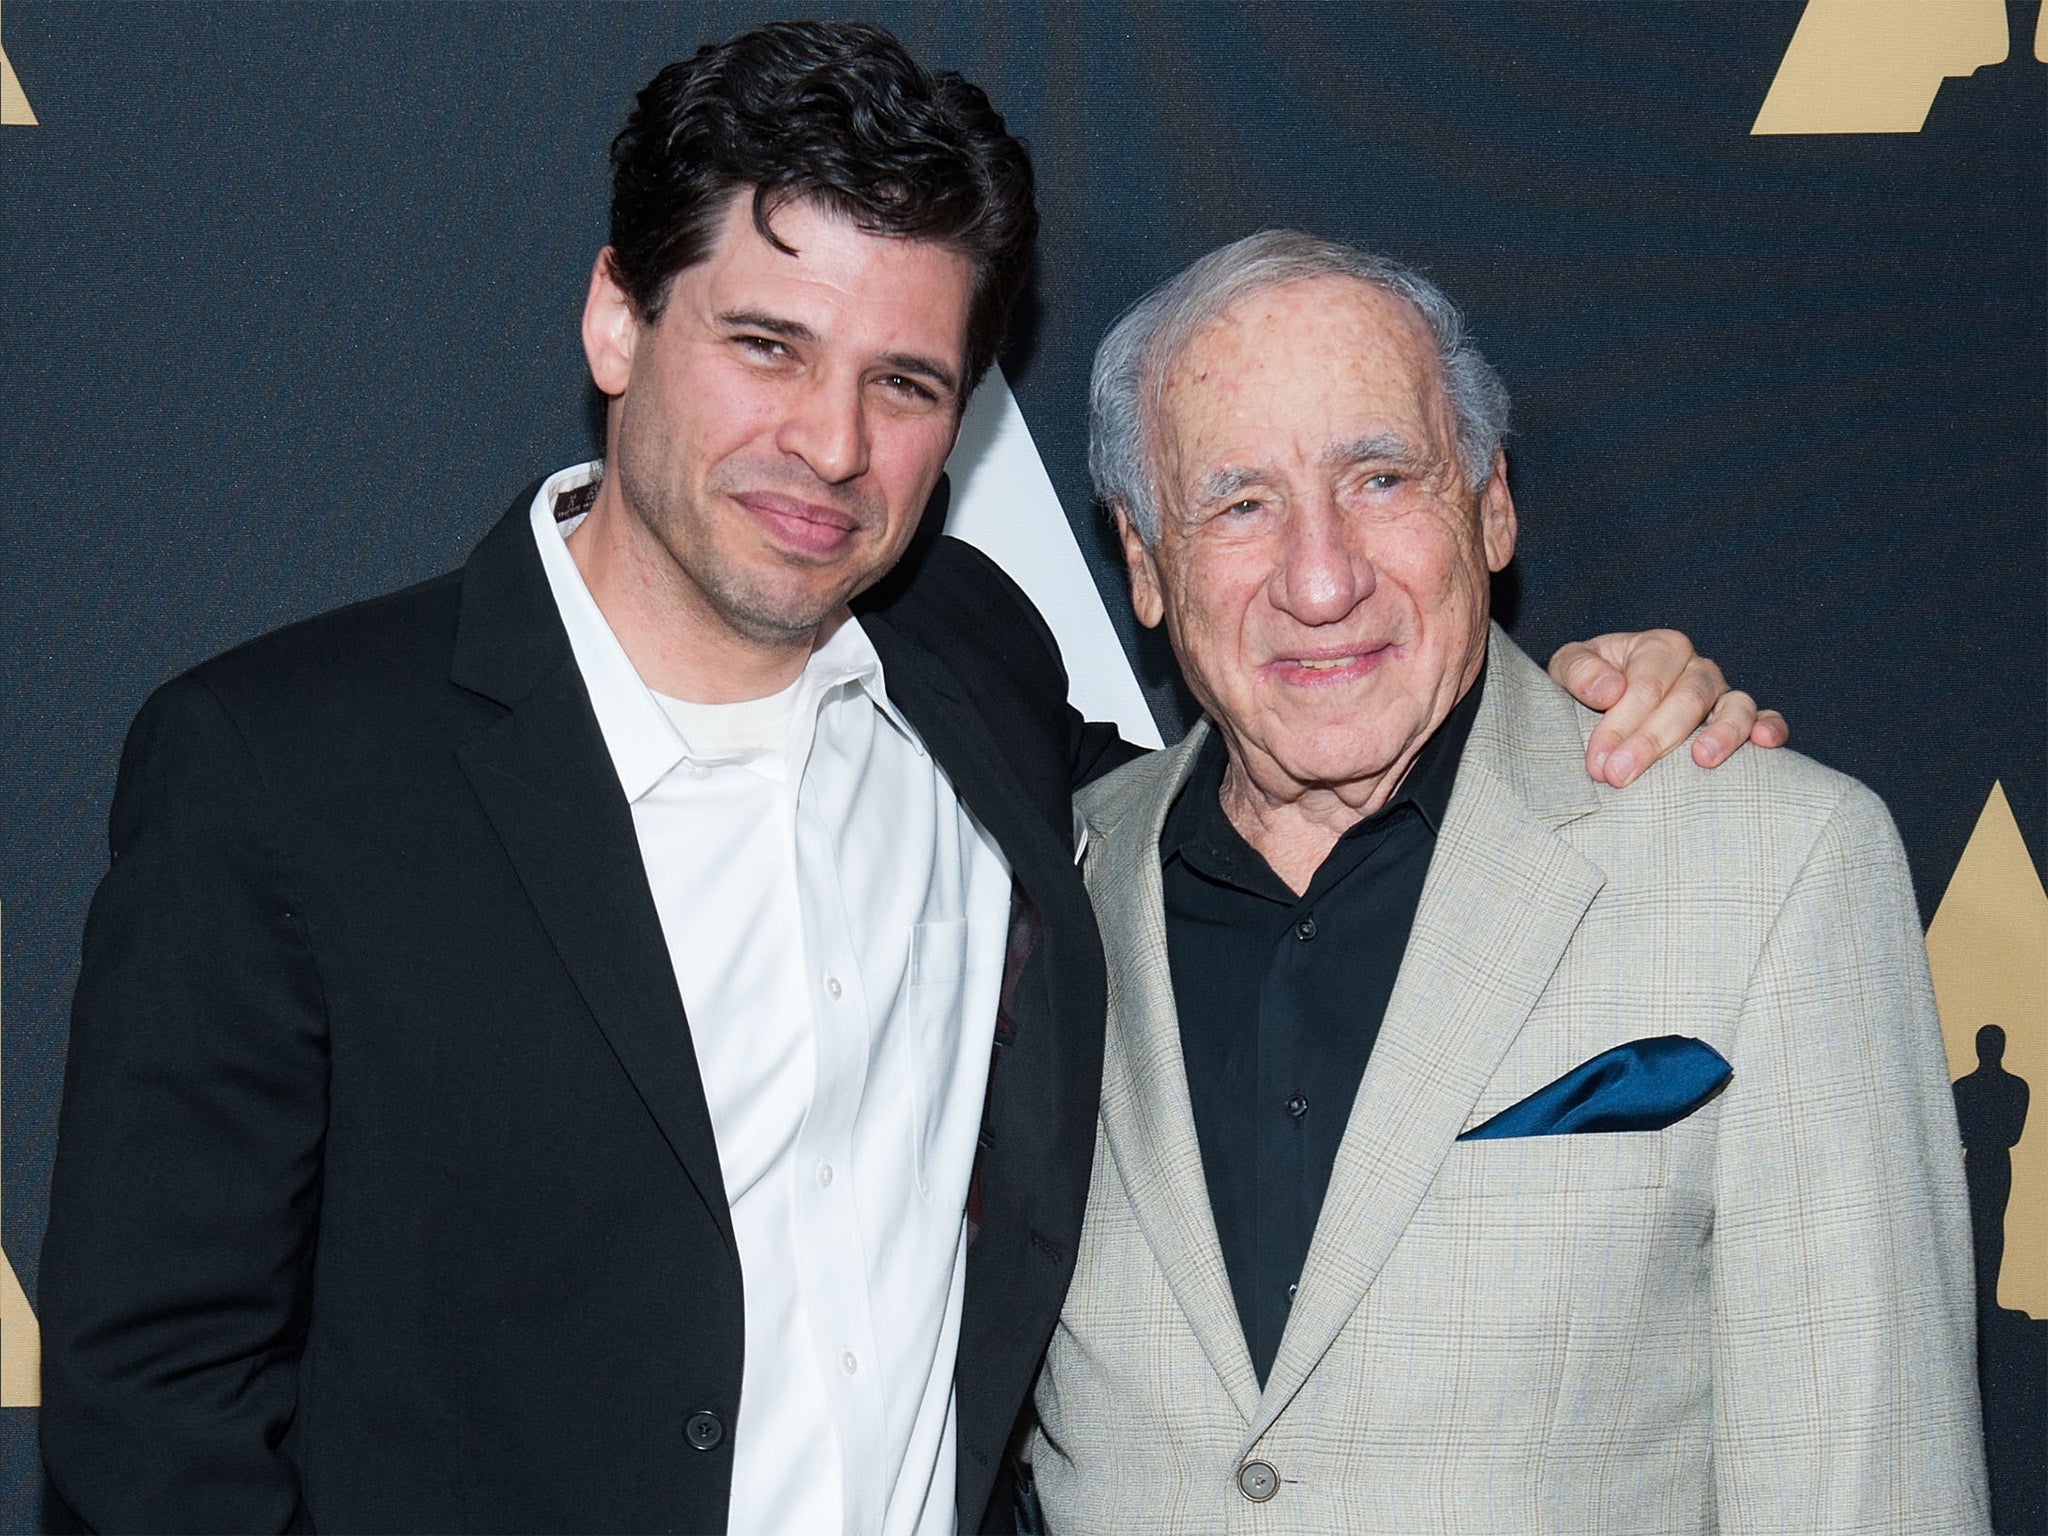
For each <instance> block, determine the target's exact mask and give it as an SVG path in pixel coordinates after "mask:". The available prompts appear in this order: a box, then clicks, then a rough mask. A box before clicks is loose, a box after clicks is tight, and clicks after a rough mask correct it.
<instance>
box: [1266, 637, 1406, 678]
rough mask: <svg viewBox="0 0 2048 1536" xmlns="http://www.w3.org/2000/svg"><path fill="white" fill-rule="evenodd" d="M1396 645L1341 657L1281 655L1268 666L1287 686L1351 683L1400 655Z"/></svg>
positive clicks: (1371, 648) (1378, 647) (1352, 652)
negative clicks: (1294, 684) (1290, 684)
mask: <svg viewBox="0 0 2048 1536" xmlns="http://www.w3.org/2000/svg"><path fill="white" fill-rule="evenodd" d="M1398 649H1399V648H1398V647H1396V646H1394V645H1392V644H1386V645H1375V646H1369V647H1367V648H1365V649H1363V650H1357V651H1345V652H1343V653H1341V654H1338V655H1324V656H1281V657H1276V658H1275V659H1274V660H1273V661H1271V662H1269V663H1268V664H1267V670H1268V671H1269V672H1271V673H1272V674H1273V675H1274V676H1275V677H1276V678H1277V679H1278V680H1279V681H1281V682H1286V683H1297V684H1307V685H1310V686H1314V685H1317V684H1325V683H1337V682H1345V681H1349V680H1350V679H1352V678H1358V677H1364V676H1366V675H1367V674H1368V673H1371V672H1374V671H1377V670H1378V669H1379V666H1380V663H1382V662H1384V661H1387V660H1388V659H1390V658H1391V657H1393V656H1394V655H1396V654H1397V653H1398Z"/></svg>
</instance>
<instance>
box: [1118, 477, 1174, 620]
mask: <svg viewBox="0 0 2048 1536" xmlns="http://www.w3.org/2000/svg"><path fill="white" fill-rule="evenodd" d="M1110 511H1111V512H1112V513H1113V514H1114V515H1115V517H1116V536H1117V538H1118V539H1119V540H1120V541H1122V543H1123V547H1124V568H1125V569H1126V570H1128V571H1129V572H1130V573H1131V611H1132V612H1134V613H1135V614H1137V616H1138V622H1139V623H1140V624H1142V625H1144V626H1145V627H1146V628H1147V629H1157V628H1158V627H1159V621H1160V620H1161V619H1163V618H1165V617H1166V598H1165V594H1164V593H1163V591H1162V590H1161V588H1160V584H1159V564H1158V561H1157V560H1156V559H1155V558H1154V556H1153V553H1152V550H1151V547H1150V546H1149V545H1147V544H1146V543H1145V541H1144V539H1142V538H1141V537H1139V534H1138V525H1137V524H1136V523H1135V522H1133V521H1132V520H1131V509H1130V508H1129V507H1128V506H1126V505H1125V504H1124V503H1123V502H1118V503H1116V505H1115V506H1113V507H1112V508H1111V509H1110Z"/></svg>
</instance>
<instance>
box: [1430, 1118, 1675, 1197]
mask: <svg viewBox="0 0 2048 1536" xmlns="http://www.w3.org/2000/svg"><path fill="white" fill-rule="evenodd" d="M1670 1180H1671V1142H1670V1137H1669V1136H1668V1135H1667V1134H1666V1133H1665V1132H1663V1131H1595V1132H1584V1133H1581V1134H1579V1135H1571V1136H1503V1137H1499V1138H1496V1139H1490V1140H1483V1141H1459V1142H1453V1143H1452V1144H1451V1151H1450V1155H1449V1156H1448V1157H1446V1158H1445V1159H1444V1164H1443V1167H1442V1168H1441V1169H1439V1170H1438V1171H1437V1176H1436V1183H1435V1184H1433V1185H1432V1186H1431V1187H1430V1195H1431V1196H1432V1197H1433V1198H1436V1199H1449V1200H1487V1199H1513V1198H1529V1197H1537V1196H1541V1197H1548V1198H1555V1199H1564V1198H1569V1197H1570V1196H1572V1195H1575V1194H1592V1193H1600V1192H1619V1191H1622V1190H1630V1189H1660V1188H1662V1187H1663V1186H1664V1185H1666V1184H1668V1183H1669V1182H1670Z"/></svg>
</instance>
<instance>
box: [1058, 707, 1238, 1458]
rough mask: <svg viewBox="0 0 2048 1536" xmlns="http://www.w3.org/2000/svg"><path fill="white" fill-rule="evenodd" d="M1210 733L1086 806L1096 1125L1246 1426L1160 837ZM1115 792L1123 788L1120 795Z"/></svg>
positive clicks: (1233, 1306)
mask: <svg viewBox="0 0 2048 1536" xmlns="http://www.w3.org/2000/svg"><path fill="white" fill-rule="evenodd" d="M1207 734H1208V729H1207V726H1206V725H1198V726H1196V728H1195V729H1194V730H1193V731H1192V732H1190V733H1189V735H1188V737H1187V739H1186V740H1185V741H1183V742H1182V743H1181V744H1180V745H1179V746H1177V747H1173V748H1171V749H1169V750H1168V751H1166V752H1162V753H1160V754H1158V755H1157V756H1155V757H1153V758H1151V759H1149V760H1147V761H1146V762H1145V764H1144V765H1143V767H1142V768H1133V769H1130V770H1126V773H1125V774H1124V776H1123V777H1122V778H1121V779H1120V780H1118V781H1117V782H1116V783H1115V784H1113V785H1112V786H1110V789H1111V794H1110V795H1105V796H1102V797H1101V798H1098V799H1097V800H1096V801H1095V804H1094V806H1093V807H1091V814H1090V818H1089V825H1090V832H1091V839H1092V841H1091V851H1090V853H1089V866H1090V867H1089V889H1090V892H1091V894H1092V896H1093V897H1094V901H1095V912H1096V922H1097V923H1098V924H1099V925H1100V926H1101V929H1102V937H1103V945H1104V948H1105V949H1106V950H1107V952H1108V953H1109V954H1110V955H1112V956H1114V957H1116V963H1114V964H1112V965H1111V967H1110V972H1109V1035H1108V1039H1107V1041H1106V1043H1105V1046H1104V1054H1103V1073H1102V1125H1103V1130H1104V1132H1105V1134H1106V1135H1107V1137H1108V1140H1109V1149H1110V1155H1111V1156H1112V1157H1113V1158H1114V1159H1115V1161H1116V1169H1117V1173H1118V1175H1119V1177H1120V1178H1121V1180H1122V1182H1123V1187H1124V1189H1125V1191H1126V1193H1127V1194H1128V1196H1129V1198H1130V1201H1131V1206H1132V1208H1133V1210H1134V1211H1135V1212H1136V1214H1137V1218H1138V1222H1139V1225H1140V1226H1141V1227H1142V1228H1143V1229H1144V1232H1145V1237H1146V1241H1147V1242H1149V1243H1150V1244H1151V1247H1152V1252H1153V1254H1154V1256H1155V1257H1156V1258H1157V1259H1158V1260H1159V1267H1160V1268H1161V1270H1163V1271H1164V1272H1165V1275H1166V1280H1167V1283H1168V1284H1169V1285H1170V1286H1171V1287H1172V1288H1173V1294H1174V1296H1175V1298H1176V1299H1177V1300H1178V1301H1179V1302H1180V1307H1181V1311H1182V1313H1183V1314H1185V1316H1186V1317H1187V1320H1188V1324H1189V1326H1190V1327H1191V1328H1192V1329H1193V1330H1194V1334H1195V1337H1196V1339H1197V1340H1198V1341H1199V1342H1200V1344H1201V1346H1202V1349H1203V1352H1204V1353H1205V1354H1207V1356H1208V1357H1209V1362H1210V1364H1211V1365H1213V1366H1214V1367H1215V1369H1216V1374H1217V1375H1218V1376H1219V1377H1220V1378H1221V1379H1222V1381H1223V1384H1224V1387H1225V1388H1226V1390H1228V1391H1229V1393H1230V1396H1231V1400H1232V1401H1233V1402H1235V1403H1236V1405H1237V1408H1238V1411H1239V1412H1240V1413H1242V1414H1244V1416H1245V1417H1246V1418H1247V1419H1249V1418H1250V1417H1252V1416H1253V1414H1255V1413H1256V1412H1257V1410H1258V1404H1259V1382H1258V1375H1257V1373H1256V1372H1255V1371H1254V1370H1253V1369H1252V1362H1251V1353H1250V1351H1249V1350H1248V1349H1247V1348H1246V1346H1245V1341H1244V1327H1243V1324H1242V1323H1241V1322H1240V1320H1239V1318H1238V1315H1237V1302H1236V1300H1235V1298H1234V1297H1233V1296H1232V1294H1231V1290H1230V1276H1229V1272H1228V1271H1227V1270H1226V1269H1225V1268H1224V1265H1223V1246H1222V1243H1221V1242H1220V1241H1219V1240H1218V1238H1217V1236H1216V1218H1215V1216H1214V1214H1213V1213H1212V1212H1211V1211H1210V1208H1209V1187H1208V1182H1207V1180H1206V1178H1205V1177H1204V1175H1203V1172H1202V1151H1201V1144H1200V1143H1199V1141H1198V1140H1197V1139H1196V1135H1195V1116H1194V1110H1193V1107H1192V1106H1191V1104H1190V1102H1189V1098H1188V1079H1187V1066H1186V1063H1185V1062H1184V1060H1183V1059H1182V1056H1181V1048H1180V1018H1179V1015H1178V1013H1177V1011H1176V1009H1175V1007H1174V1000H1173V975H1172V972H1171V970H1170V968H1169V965H1168V959H1167V948H1166V902H1165V892H1164V888H1163V885H1162V882H1161V879H1160V872H1159V833H1160V828H1161V827H1162V826H1163V825H1164V823H1165V820H1166V811H1167V808H1168V807H1169V806H1170V805H1171V804H1172V803H1173V797H1174V795H1175V794H1176V793H1177V792H1178V791H1179V788H1180V786H1181V784H1182V783H1183V782H1184V781H1185V780H1186V777H1187V774H1188V773H1189V771H1190V770H1191V769H1192V767H1193V765H1194V761H1195V755H1196V752H1197V750H1198V749H1199V747H1200V745H1201V742H1202V739H1203V738H1204V737H1205V736H1206V735H1207ZM1116 791H1124V793H1123V794H1122V795H1121V796H1117V795H1115V792H1116Z"/></svg>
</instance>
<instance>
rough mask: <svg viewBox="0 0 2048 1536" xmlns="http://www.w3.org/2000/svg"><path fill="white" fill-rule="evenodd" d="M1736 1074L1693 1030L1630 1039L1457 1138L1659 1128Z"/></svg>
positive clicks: (1680, 1116) (1680, 1117) (1687, 1111)
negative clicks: (1685, 1033)
mask: <svg viewBox="0 0 2048 1536" xmlns="http://www.w3.org/2000/svg"><path fill="white" fill-rule="evenodd" d="M1734 1073H1735V1069H1734V1068H1733V1067H1731V1066H1729V1065H1728V1058H1727V1057H1725V1056H1723V1055H1722V1054H1721V1053H1720V1052H1719V1051H1717V1050H1715V1049H1714V1048H1713V1047H1712V1046H1711V1045H1709V1044H1707V1042H1706V1041H1704V1040H1695V1039H1693V1038H1692V1037H1691V1036H1690V1035H1657V1036H1654V1037H1652V1038H1651V1039H1648V1040H1631V1041H1629V1042H1628V1044H1626V1045H1617V1046H1616V1047H1615V1048H1614V1049H1613V1050H1611V1051H1602V1052H1601V1053H1600V1054H1599V1055H1598V1056H1595V1057H1594V1058H1593V1059H1592V1060H1591V1061H1582V1062H1580V1063H1579V1064H1578V1065H1577V1066H1576V1067H1573V1068H1572V1069H1571V1071H1569V1072H1567V1073H1565V1075H1564V1076H1563V1077H1560V1078H1559V1079H1558V1080H1557V1081H1556V1082H1554V1083H1551V1084H1549V1085H1548V1086H1547V1087H1543V1088H1538V1089H1537V1090H1536V1091H1535V1092H1534V1093H1532V1094H1530V1095H1529V1097H1527V1098H1526V1099H1523V1100H1522V1101H1521V1102H1520V1103H1518V1104H1510V1105H1509V1106H1508V1107H1507V1108H1506V1109H1504V1110H1502V1111H1501V1112H1500V1113H1499V1114H1497V1115H1495V1116H1494V1117H1493V1118H1492V1119H1491V1120H1488V1121H1486V1122H1485V1123H1483V1124H1480V1125H1475V1126H1473V1127H1472V1129H1471V1130H1469V1131H1467V1132H1465V1133H1464V1134H1463V1135H1462V1136H1460V1137H1459V1138H1458V1140H1460V1141H1492V1140H1494V1139H1496V1138H1502V1137H1508V1136H1567V1135H1572V1134H1575V1133H1577V1132H1581V1131H1661V1130H1663V1129H1664V1127H1665V1126H1667V1125H1675V1124H1677V1123H1678V1122H1679V1121H1680V1120H1683V1119H1684V1118H1685V1117H1686V1116H1687V1115H1689V1114H1691V1113H1692V1112H1693V1111H1694V1110H1696V1109H1698V1108H1699V1107H1700V1106H1701V1105H1702V1104H1704V1103H1706V1102H1707V1100H1709V1099H1711V1098H1712V1097H1713V1096H1714V1095H1715V1094H1717V1093H1719V1092H1720V1091H1721V1089H1722V1087H1723V1086H1724V1085H1725V1084H1726V1083H1727V1081H1728V1079H1729V1078H1730V1077H1732V1076H1733V1075H1734Z"/></svg>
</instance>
